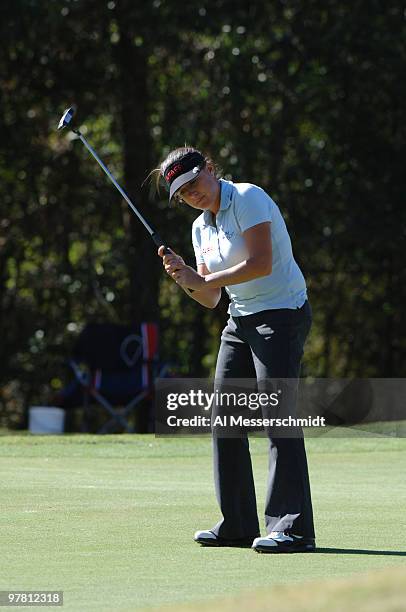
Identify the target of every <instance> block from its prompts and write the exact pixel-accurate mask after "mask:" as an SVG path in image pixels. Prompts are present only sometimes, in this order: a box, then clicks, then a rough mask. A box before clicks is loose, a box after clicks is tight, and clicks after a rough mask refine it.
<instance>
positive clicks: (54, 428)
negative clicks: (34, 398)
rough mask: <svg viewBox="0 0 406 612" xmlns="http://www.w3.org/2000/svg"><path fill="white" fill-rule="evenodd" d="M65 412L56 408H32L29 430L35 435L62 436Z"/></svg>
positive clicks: (30, 410)
mask: <svg viewBox="0 0 406 612" xmlns="http://www.w3.org/2000/svg"><path fill="white" fill-rule="evenodd" d="M64 423H65V410H63V409H62V408H57V407H56V406H31V407H30V409H29V419H28V429H29V430H30V432H31V433H33V434H62V433H63V432H64Z"/></svg>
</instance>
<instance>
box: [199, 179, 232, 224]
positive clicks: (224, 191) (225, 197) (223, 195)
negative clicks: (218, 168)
mask: <svg viewBox="0 0 406 612" xmlns="http://www.w3.org/2000/svg"><path fill="white" fill-rule="evenodd" d="M219 182H220V189H221V192H220V208H219V212H221V211H223V210H227V208H229V207H230V204H231V200H232V195H233V183H232V182H231V181H225V180H224V179H219ZM203 218H204V224H205V225H213V213H212V212H211V211H210V210H205V211H204V213H203Z"/></svg>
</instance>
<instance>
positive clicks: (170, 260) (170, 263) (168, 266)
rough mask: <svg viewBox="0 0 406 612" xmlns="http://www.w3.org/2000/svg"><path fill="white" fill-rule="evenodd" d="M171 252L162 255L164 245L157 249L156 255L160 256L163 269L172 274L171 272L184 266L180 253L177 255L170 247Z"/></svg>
mask: <svg viewBox="0 0 406 612" xmlns="http://www.w3.org/2000/svg"><path fill="white" fill-rule="evenodd" d="M170 251H171V253H170V254H169V255H164V247H163V246H160V247H159V249H158V255H159V256H160V257H162V263H163V266H164V268H165V271H166V272H167V273H168V274H169V275H170V276H172V272H174V271H175V270H178V269H180V268H182V266H185V265H186V264H185V262H184V261H183V259H182V257H181V256H180V255H177V254H176V253H174V251H172V249H170Z"/></svg>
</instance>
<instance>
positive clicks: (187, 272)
mask: <svg viewBox="0 0 406 612" xmlns="http://www.w3.org/2000/svg"><path fill="white" fill-rule="evenodd" d="M168 274H170V275H171V276H172V278H173V279H174V280H175V281H176V282H177V283H178V285H180V286H181V287H184V288H186V289H194V290H195V291H198V290H199V289H203V287H204V284H205V283H204V278H203V276H200V274H198V273H197V272H196V270H193V268H191V267H190V266H186V265H183V266H182V267H181V268H178V269H177V270H174V271H173V272H168Z"/></svg>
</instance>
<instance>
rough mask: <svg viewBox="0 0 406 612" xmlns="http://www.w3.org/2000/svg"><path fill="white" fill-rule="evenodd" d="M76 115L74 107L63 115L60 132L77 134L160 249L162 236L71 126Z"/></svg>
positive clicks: (84, 139)
mask: <svg viewBox="0 0 406 612" xmlns="http://www.w3.org/2000/svg"><path fill="white" fill-rule="evenodd" d="M74 114H75V109H74V108H73V107H70V108H68V109H66V111H65V112H64V113H63V115H62V117H61V120H60V121H59V124H58V130H62V129H63V128H65V127H67V126H69V127H70V129H71V130H72V132H74V133H75V134H77V135H78V136H79V138H80V140H81V141H82V142H83V144H84V145H85V147H86V149H87V150H88V151H89V153H91V155H93V157H94V158H95V160H96V161H97V163H98V164H99V166H100V167H101V168H102V170H103V171H104V172H105V173H106V174H107V176H108V177H109V179H110V180H111V182H112V183H113V185H114V187H116V189H118V191H119V192H120V193H121V195H122V196H123V198H124V199H125V201H126V202H127V204H128V206H129V207H130V208H131V210H132V211H133V213H135V214H136V215H137V217H138V219H139V220H140V221H141V223H142V224H143V226H144V227H145V229H146V230H147V232H148V233H149V234H150V236H151V238H152V240H153V241H154V242H155V244H156V245H157V246H158V247H160V246H162V245H163V244H164V242H163V240H162V238H161V237H160V235H159V234H158V232H156V231H155V230H153V229H152V227H151V226H150V225H149V223H148V222H147V221H146V220H145V219H144V217H143V216H142V214H141V213H140V212H139V210H137V208H136V207H135V206H134V204H133V203H132V202H131V200H130V198H129V197H128V195H127V194H126V192H125V191H124V189H122V188H121V187H120V185H119V184H118V183H117V181H116V179H115V178H114V176H113V175H112V174H111V172H110V170H109V169H108V168H107V166H105V164H104V163H103V162H102V160H101V159H100V157H99V156H98V155H97V153H96V151H95V150H94V149H93V148H92V147H91V146H90V145H89V143H88V142H87V140H86V138H85V137H84V136H83V134H82V133H81V132H80V130H78V129H77V128H73V127H71V126H70V123H71V121H72V119H73V116H74ZM164 253H165V255H169V254H170V253H171V250H170V249H169V248H168V247H167V246H164Z"/></svg>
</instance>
